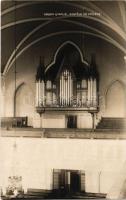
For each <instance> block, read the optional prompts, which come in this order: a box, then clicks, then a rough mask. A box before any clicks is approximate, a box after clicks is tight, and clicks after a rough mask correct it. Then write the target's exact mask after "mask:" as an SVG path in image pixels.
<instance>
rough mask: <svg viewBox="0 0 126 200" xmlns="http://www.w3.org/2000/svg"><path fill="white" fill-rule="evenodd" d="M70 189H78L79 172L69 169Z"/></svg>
mask: <svg viewBox="0 0 126 200" xmlns="http://www.w3.org/2000/svg"><path fill="white" fill-rule="evenodd" d="M70 191H71V192H79V191H80V174H79V173H78V172H76V171H71V173H70Z"/></svg>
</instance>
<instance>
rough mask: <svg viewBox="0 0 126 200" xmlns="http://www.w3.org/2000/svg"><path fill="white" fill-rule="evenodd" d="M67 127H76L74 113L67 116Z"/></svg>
mask: <svg viewBox="0 0 126 200" xmlns="http://www.w3.org/2000/svg"><path fill="white" fill-rule="evenodd" d="M67 128H77V116H75V115H68V116H67Z"/></svg>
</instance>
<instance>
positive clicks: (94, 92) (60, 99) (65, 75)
mask: <svg viewBox="0 0 126 200" xmlns="http://www.w3.org/2000/svg"><path fill="white" fill-rule="evenodd" d="M66 46H67V45H66ZM65 48H66V47H65ZM71 49H73V47H71V46H67V50H66V49H65V50H64V49H63V50H64V51H63V52H60V53H59V54H60V55H59V57H58V56H57V58H56V61H55V64H53V65H52V66H50V68H48V69H46V70H45V67H44V63H43V62H41V60H40V64H39V66H38V69H37V74H36V108H39V109H40V108H42V107H44V108H45V109H46V108H50V109H51V108H57V109H58V108H67V109H69V108H79V109H81V108H82V109H83V110H84V109H85V110H90V109H94V110H97V108H98V84H99V75H98V72H97V69H96V63H95V56H92V57H91V62H90V64H88V63H86V62H85V63H84V62H83V61H82V60H81V57H80V55H79V52H77V50H76V51H75V49H74V51H72V50H71ZM74 53H75V54H74Z"/></svg>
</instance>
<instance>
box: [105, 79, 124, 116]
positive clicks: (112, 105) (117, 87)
mask: <svg viewBox="0 0 126 200" xmlns="http://www.w3.org/2000/svg"><path fill="white" fill-rule="evenodd" d="M125 100H126V91H125V85H124V83H123V82H122V81H121V80H114V81H112V82H111V83H110V84H109V86H108V87H107V90H106V92H105V115H106V116H107V117H125V115H126V105H125Z"/></svg>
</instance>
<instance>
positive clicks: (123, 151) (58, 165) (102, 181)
mask: <svg viewBox="0 0 126 200" xmlns="http://www.w3.org/2000/svg"><path fill="white" fill-rule="evenodd" d="M15 144H16V150H15V151H14V145H15ZM0 147H1V148H0V161H1V162H0V171H1V178H0V185H1V187H2V188H3V189H5V188H6V186H7V184H8V176H10V175H14V174H15V175H19V176H22V177H23V182H22V184H23V188H24V189H25V190H26V189H27V188H38V189H52V170H53V169H75V170H84V171H85V174H86V192H95V193H97V192H101V193H108V192H109V190H110V188H111V187H112V185H113V184H114V181H115V179H116V177H117V176H118V174H119V173H120V170H121V168H122V166H123V164H124V162H125V160H126V148H125V147H126V141H125V140H92V139H90V140H89V139H87V140H86V139H84V140H80V139H46V138H36V139H33V138H1V139H0Z"/></svg>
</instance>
